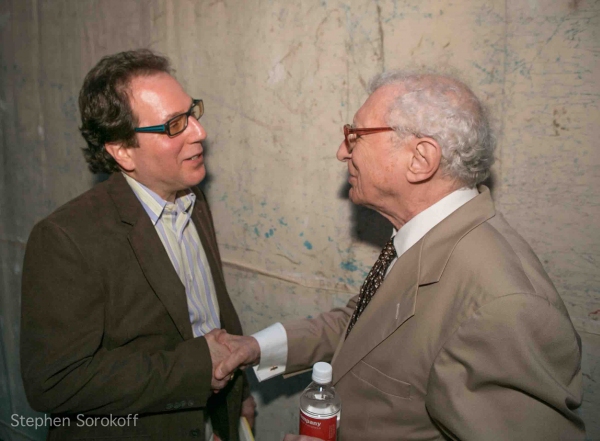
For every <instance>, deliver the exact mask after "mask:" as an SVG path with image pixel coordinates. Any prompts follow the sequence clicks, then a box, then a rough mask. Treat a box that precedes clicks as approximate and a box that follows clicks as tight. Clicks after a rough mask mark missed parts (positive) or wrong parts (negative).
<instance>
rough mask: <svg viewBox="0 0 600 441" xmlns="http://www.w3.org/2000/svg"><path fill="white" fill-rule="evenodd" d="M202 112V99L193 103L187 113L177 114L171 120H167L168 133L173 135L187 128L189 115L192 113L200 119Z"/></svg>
mask: <svg viewBox="0 0 600 441" xmlns="http://www.w3.org/2000/svg"><path fill="white" fill-rule="evenodd" d="M203 113H204V106H203V103H202V101H199V102H197V103H194V105H193V106H192V108H191V109H190V110H189V111H188V112H187V113H184V114H182V115H179V116H177V117H175V118H173V119H172V120H171V121H169V127H168V129H169V135H170V136H175V135H178V134H179V133H181V132H183V131H184V130H185V129H186V128H187V125H188V116H189V115H192V116H193V117H194V118H196V119H200V117H201V116H202V114H203Z"/></svg>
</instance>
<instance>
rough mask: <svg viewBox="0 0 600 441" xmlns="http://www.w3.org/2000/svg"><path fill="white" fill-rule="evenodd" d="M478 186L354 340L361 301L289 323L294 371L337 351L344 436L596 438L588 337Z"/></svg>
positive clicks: (407, 261) (412, 256) (390, 283)
mask: <svg viewBox="0 0 600 441" xmlns="http://www.w3.org/2000/svg"><path fill="white" fill-rule="evenodd" d="M480 192H481V194H480V195H479V196H478V197H476V198H475V199H473V200H471V201H470V202H468V203H467V204H465V205H464V206H462V207H461V208H459V209H458V210H457V211H455V212H454V213H453V214H451V215H450V216H449V217H448V218H446V219H445V220H443V221H442V222H441V223H440V224H438V225H437V226H436V227H434V228H433V229H432V230H431V231H430V232H429V233H428V234H426V235H425V236H424V237H423V238H422V239H421V240H420V241H419V242H418V243H417V244H415V245H414V246H413V247H412V248H411V249H409V250H408V251H407V252H406V253H405V254H404V255H402V256H401V257H400V258H399V260H398V261H397V262H396V264H395V266H394V267H393V268H392V270H391V271H390V274H389V275H388V276H387V278H386V279H385V281H384V283H383V285H382V286H381V287H380V289H379V291H378V292H377V293H376V295H375V297H374V298H373V300H372V301H371V303H370V304H369V305H368V307H367V308H366V310H365V311H364V313H363V314H362V316H361V317H360V318H359V320H358V322H357V323H356V325H355V327H354V329H353V330H352V332H351V333H350V335H349V337H348V339H347V340H346V341H343V340H342V339H341V338H340V336H341V335H345V332H344V331H345V328H346V325H347V322H348V317H349V315H350V314H351V312H352V310H353V309H354V305H355V302H356V299H357V297H354V298H353V299H352V300H351V301H350V302H349V303H348V305H347V307H346V308H341V309H337V310H333V311H330V312H328V313H325V314H322V315H320V316H319V317H317V318H316V319H312V320H299V321H295V322H291V323H287V324H285V325H284V326H285V328H286V331H287V333H288V344H289V352H288V372H294V371H298V370H300V369H305V368H307V367H310V366H311V365H312V364H313V363H314V362H316V361H319V360H328V359H331V358H332V357H333V375H334V385H335V387H336V389H337V391H338V392H339V393H340V396H341V399H342V416H341V425H340V426H341V428H340V433H341V440H342V441H352V440H378V441H384V440H426V439H427V440H429V439H443V438H444V437H447V438H451V439H466V440H485V441H488V440H528V441H529V440H544V441H547V440H560V439H564V440H576V439H584V437H585V435H584V426H583V422H582V420H581V419H580V418H579V416H578V415H577V414H576V413H575V412H574V410H575V409H576V408H577V407H579V405H580V404H581V401H582V373H581V369H580V363H581V343H580V339H579V336H578V335H577V332H576V331H575V329H574V328H573V325H572V323H571V320H570V318H569V315H568V313H567V310H566V309H565V306H564V304H563V302H562V300H561V299H560V297H559V295H558V293H557V292H556V289H555V288H554V286H553V285H552V282H551V281H550V279H549V278H548V275H547V274H546V272H545V271H544V269H543V268H542V265H541V264H540V262H539V260H538V259H537V257H536V256H535V254H534V253H533V251H532V250H531V248H530V247H529V246H528V245H527V243H526V242H525V241H524V240H523V239H522V238H521V237H520V236H519V235H518V234H517V233H516V232H515V231H514V230H513V229H512V228H511V227H510V226H509V225H508V224H507V223H506V221H505V220H504V219H503V217H502V216H501V215H500V214H499V213H497V212H496V211H495V209H494V204H493V202H492V199H491V196H490V194H489V190H488V189H487V188H485V187H482V188H481V189H480ZM336 347H337V349H336ZM334 351H335V356H334Z"/></svg>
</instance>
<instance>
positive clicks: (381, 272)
mask: <svg viewBox="0 0 600 441" xmlns="http://www.w3.org/2000/svg"><path fill="white" fill-rule="evenodd" d="M395 257H396V249H395V248H394V238H393V237H392V238H391V239H390V240H389V242H388V243H386V244H385V246H384V247H383V250H381V254H380V255H379V258H378V259H377V262H375V265H373V268H371V271H370V272H369V275H368V276H367V278H366V279H365V282H364V283H363V285H362V287H361V288H360V294H359V296H358V302H357V303H356V309H355V310H354V312H353V313H352V317H350V324H349V325H348V330H347V331H346V338H348V335H349V334H350V331H351V330H352V328H353V327H354V325H355V324H356V321H357V320H358V318H359V317H360V315H361V314H362V313H363V311H364V310H365V308H366V307H367V305H368V304H369V302H370V301H371V299H372V298H373V296H374V295H375V292H376V291H377V290H378V289H379V287H380V286H381V284H382V283H383V278H384V277H385V272H386V271H387V269H388V267H389V266H390V263H391V262H392V260H394V258H395Z"/></svg>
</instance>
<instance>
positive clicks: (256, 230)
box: [254, 227, 260, 236]
mask: <svg viewBox="0 0 600 441" xmlns="http://www.w3.org/2000/svg"><path fill="white" fill-rule="evenodd" d="M254 232H255V233H256V235H257V236H260V233H259V232H258V228H256V227H254Z"/></svg>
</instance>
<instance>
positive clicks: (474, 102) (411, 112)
mask: <svg viewBox="0 0 600 441" xmlns="http://www.w3.org/2000/svg"><path fill="white" fill-rule="evenodd" d="M388 84H397V85H400V86H401V87H402V88H401V92H400V94H399V95H398V97H397V98H396V99H395V100H394V101H393V103H392V105H391V107H390V109H389V111H388V115H387V123H388V125H389V126H390V127H393V128H394V129H395V130H396V132H397V133H398V135H399V136H400V137H404V136H406V135H407V134H412V135H414V136H417V137H423V136H428V137H431V138H433V139H435V140H436V141H437V142H438V143H439V145H440V146H441V148H442V163H441V170H442V171H443V173H444V174H445V175H447V176H450V177H452V178H454V179H456V180H458V181H460V182H461V183H462V184H464V185H466V186H468V187H471V188H472V187H474V186H476V185H477V184H479V183H480V182H482V181H484V180H485V179H486V178H487V177H488V176H489V175H490V168H491V166H492V164H493V163H494V150H495V148H496V138H495V136H494V134H493V133H492V130H491V127H490V122H489V118H488V112H487V111H486V109H485V107H484V105H483V104H482V103H481V101H480V100H479V99H478V98H477V97H476V96H475V94H474V93H473V92H472V91H471V89H469V88H468V87H467V86H466V85H465V84H464V83H463V82H461V81H459V80H457V79H456V78H454V77H451V76H449V75H442V74H437V73H429V72H428V73H414V72H406V71H400V70H395V71H389V72H384V73H382V74H379V75H377V76H376V77H375V78H373V79H372V80H371V81H370V83H369V92H370V93H373V92H375V91H376V90H377V89H379V88H380V87H383V86H386V85H388Z"/></svg>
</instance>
